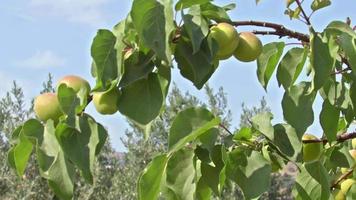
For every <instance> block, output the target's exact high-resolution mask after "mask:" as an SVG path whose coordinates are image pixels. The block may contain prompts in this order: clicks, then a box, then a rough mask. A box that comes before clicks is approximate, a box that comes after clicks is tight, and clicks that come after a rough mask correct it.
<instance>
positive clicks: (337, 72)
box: [330, 67, 352, 75]
mask: <svg viewBox="0 0 356 200" xmlns="http://www.w3.org/2000/svg"><path fill="white" fill-rule="evenodd" d="M350 70H352V69H351V68H349V67H347V68H345V69H342V70H338V71H335V72H332V73H331V74H330V75H336V74H343V73H345V72H347V71H350Z"/></svg>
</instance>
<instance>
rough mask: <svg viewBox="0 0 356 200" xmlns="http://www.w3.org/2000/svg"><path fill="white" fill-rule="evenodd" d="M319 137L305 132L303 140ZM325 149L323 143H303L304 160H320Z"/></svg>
mask: <svg viewBox="0 0 356 200" xmlns="http://www.w3.org/2000/svg"><path fill="white" fill-rule="evenodd" d="M315 139H318V138H317V137H315V136H314V135H310V134H304V135H303V138H302V140H315ZM322 150H323V144H322V143H303V160H304V162H313V161H315V160H318V159H319V157H320V155H321V153H322Z"/></svg>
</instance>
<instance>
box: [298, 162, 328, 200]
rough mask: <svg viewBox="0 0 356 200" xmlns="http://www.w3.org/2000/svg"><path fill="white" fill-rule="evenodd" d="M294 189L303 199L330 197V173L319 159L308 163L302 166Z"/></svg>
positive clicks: (316, 199) (312, 199) (317, 199)
mask: <svg viewBox="0 0 356 200" xmlns="http://www.w3.org/2000/svg"><path fill="white" fill-rule="evenodd" d="M294 189H295V192H298V194H297V195H298V196H299V198H301V199H303V200H304V199H306V200H319V199H320V200H322V199H329V196H330V180H329V174H328V173H327V171H326V169H325V168H324V166H323V165H322V164H321V163H320V162H319V161H318V162H312V163H308V164H306V165H305V166H304V167H301V173H300V174H299V175H298V176H297V180H296V185H295V188H294Z"/></svg>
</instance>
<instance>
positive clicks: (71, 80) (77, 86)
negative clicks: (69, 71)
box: [57, 75, 90, 94]
mask: <svg viewBox="0 0 356 200" xmlns="http://www.w3.org/2000/svg"><path fill="white" fill-rule="evenodd" d="M61 84H66V86H67V87H69V88H72V89H73V90H74V91H75V92H76V93H77V92H79V90H81V89H82V88H85V89H86V91H87V93H88V94H89V92H90V84H89V83H88V81H86V80H85V79H83V78H81V77H79V76H75V75H68V76H65V77H63V78H62V79H60V80H59V81H58V83H57V89H58V87H59V86H60V85H61Z"/></svg>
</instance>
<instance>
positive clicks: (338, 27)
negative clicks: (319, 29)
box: [324, 21, 356, 37]
mask: <svg viewBox="0 0 356 200" xmlns="http://www.w3.org/2000/svg"><path fill="white" fill-rule="evenodd" d="M324 32H326V33H328V34H334V35H337V36H338V35H341V34H343V33H346V34H348V35H350V36H351V37H356V33H355V31H354V30H353V29H352V28H351V27H350V25H348V24H346V23H345V22H342V21H332V22H331V23H330V24H329V25H328V26H327V27H326V28H325V30H324Z"/></svg>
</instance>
